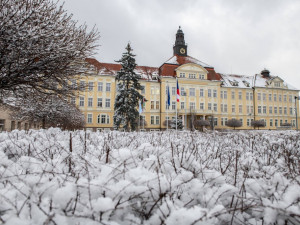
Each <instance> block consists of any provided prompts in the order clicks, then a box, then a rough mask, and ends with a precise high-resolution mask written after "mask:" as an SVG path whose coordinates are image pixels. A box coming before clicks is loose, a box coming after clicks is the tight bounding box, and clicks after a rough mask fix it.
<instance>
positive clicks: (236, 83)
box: [229, 80, 239, 86]
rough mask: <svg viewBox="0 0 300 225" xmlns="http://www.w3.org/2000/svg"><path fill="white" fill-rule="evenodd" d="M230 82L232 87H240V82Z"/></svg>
mask: <svg viewBox="0 0 300 225" xmlns="http://www.w3.org/2000/svg"><path fill="white" fill-rule="evenodd" d="M229 82H230V84H231V85H232V86H239V82H237V81H236V80H233V81H231V80H229Z"/></svg>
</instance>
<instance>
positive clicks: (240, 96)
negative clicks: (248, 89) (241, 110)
mask: <svg viewBox="0 0 300 225" xmlns="http://www.w3.org/2000/svg"><path fill="white" fill-rule="evenodd" d="M239 100H242V92H241V91H239Z"/></svg>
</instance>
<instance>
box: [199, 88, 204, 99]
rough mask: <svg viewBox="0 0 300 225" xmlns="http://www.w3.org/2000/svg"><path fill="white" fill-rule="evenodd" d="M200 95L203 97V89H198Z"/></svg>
mask: <svg viewBox="0 0 300 225" xmlns="http://www.w3.org/2000/svg"><path fill="white" fill-rule="evenodd" d="M200 97H204V89H202V88H201V89H200Z"/></svg>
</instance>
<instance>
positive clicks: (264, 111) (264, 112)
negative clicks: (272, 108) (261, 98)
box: [263, 106, 267, 114]
mask: <svg viewBox="0 0 300 225" xmlns="http://www.w3.org/2000/svg"><path fill="white" fill-rule="evenodd" d="M266 113H267V106H263V114H266Z"/></svg>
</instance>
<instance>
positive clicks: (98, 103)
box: [97, 98, 102, 108]
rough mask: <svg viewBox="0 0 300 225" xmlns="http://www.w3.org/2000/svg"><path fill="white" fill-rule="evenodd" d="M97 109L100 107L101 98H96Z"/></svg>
mask: <svg viewBox="0 0 300 225" xmlns="http://www.w3.org/2000/svg"><path fill="white" fill-rule="evenodd" d="M97 107H98V108H100V107H102V98H97Z"/></svg>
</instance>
